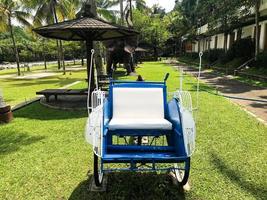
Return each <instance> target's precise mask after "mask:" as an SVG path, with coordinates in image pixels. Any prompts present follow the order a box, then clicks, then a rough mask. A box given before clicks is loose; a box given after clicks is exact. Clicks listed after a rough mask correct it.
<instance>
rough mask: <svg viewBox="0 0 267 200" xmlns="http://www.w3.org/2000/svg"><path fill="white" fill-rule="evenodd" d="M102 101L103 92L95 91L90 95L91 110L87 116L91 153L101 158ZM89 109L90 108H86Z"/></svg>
mask: <svg viewBox="0 0 267 200" xmlns="http://www.w3.org/2000/svg"><path fill="white" fill-rule="evenodd" d="M104 99H105V92H103V91H101V90H95V91H93V92H92V95H91V106H92V107H91V109H92V112H91V113H90V115H89V121H90V122H89V123H90V125H89V126H90V130H91V131H92V133H91V134H92V137H93V151H94V152H95V154H96V155H98V156H99V157H101V156H102V141H103V128H104V127H103V120H104V119H103V118H104V116H103V115H104V113H103V111H104V109H103V107H104ZM88 109H90V108H88Z"/></svg>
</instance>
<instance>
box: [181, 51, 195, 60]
mask: <svg viewBox="0 0 267 200" xmlns="http://www.w3.org/2000/svg"><path fill="white" fill-rule="evenodd" d="M184 57H187V58H192V59H197V58H198V57H199V55H198V53H197V52H191V53H185V54H184Z"/></svg>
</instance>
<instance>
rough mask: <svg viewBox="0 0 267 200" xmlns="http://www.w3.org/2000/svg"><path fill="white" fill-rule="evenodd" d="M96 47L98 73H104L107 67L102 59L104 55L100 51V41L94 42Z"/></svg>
mask: <svg viewBox="0 0 267 200" xmlns="http://www.w3.org/2000/svg"><path fill="white" fill-rule="evenodd" d="M94 49H95V67H96V71H97V75H104V73H105V69H104V65H103V61H102V56H101V53H100V44H99V42H94Z"/></svg>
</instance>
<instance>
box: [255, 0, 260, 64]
mask: <svg viewBox="0 0 267 200" xmlns="http://www.w3.org/2000/svg"><path fill="white" fill-rule="evenodd" d="M259 9H260V1H259V0H256V4H255V24H256V31H255V34H256V35H255V60H257V57H258V55H259V53H260V25H259V18H260V12H259Z"/></svg>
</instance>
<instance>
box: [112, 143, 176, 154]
mask: <svg viewBox="0 0 267 200" xmlns="http://www.w3.org/2000/svg"><path fill="white" fill-rule="evenodd" d="M174 150H175V148H174V147H172V146H137V145H108V151H123V152H124V153H125V152H126V151H137V152H138V151H146V152H149V151H164V152H165V151H172V152H174ZM159 153H160V152H159Z"/></svg>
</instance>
